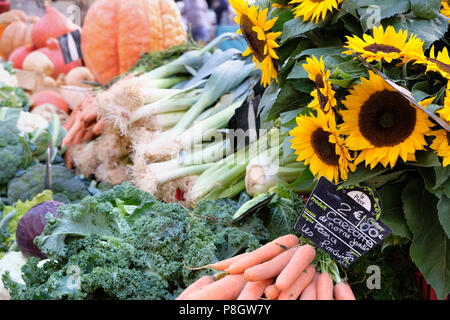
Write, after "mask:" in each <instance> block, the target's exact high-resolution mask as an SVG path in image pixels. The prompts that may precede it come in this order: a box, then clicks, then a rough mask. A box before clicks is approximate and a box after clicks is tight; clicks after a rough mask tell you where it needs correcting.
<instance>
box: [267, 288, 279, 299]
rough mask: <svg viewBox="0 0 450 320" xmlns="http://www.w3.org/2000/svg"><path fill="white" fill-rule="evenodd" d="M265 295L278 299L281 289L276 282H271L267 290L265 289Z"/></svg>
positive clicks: (268, 297)
mask: <svg viewBox="0 0 450 320" xmlns="http://www.w3.org/2000/svg"><path fill="white" fill-rule="evenodd" d="M264 295H265V296H266V298H267V299H269V300H277V299H278V296H279V295H280V290H278V288H277V287H276V286H275V284H271V285H270V286H267V287H266V290H264Z"/></svg>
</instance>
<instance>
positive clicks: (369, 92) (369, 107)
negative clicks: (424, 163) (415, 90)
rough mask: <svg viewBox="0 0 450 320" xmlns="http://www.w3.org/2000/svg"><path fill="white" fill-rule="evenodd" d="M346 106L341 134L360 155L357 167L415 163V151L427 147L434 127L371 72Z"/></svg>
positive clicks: (346, 102)
mask: <svg viewBox="0 0 450 320" xmlns="http://www.w3.org/2000/svg"><path fill="white" fill-rule="evenodd" d="M427 103H428V102H427ZM343 104H344V105H345V107H346V108H347V110H343V111H341V114H342V118H343V121H344V122H343V123H342V124H341V126H340V128H339V131H340V133H342V134H343V135H346V136H347V138H346V139H345V144H346V146H347V147H348V148H349V149H350V150H354V151H361V152H360V154H359V156H358V157H357V158H356V160H355V164H356V165H358V164H359V163H361V162H363V161H365V163H366V166H367V165H370V167H371V168H374V167H375V166H376V165H377V164H378V163H381V164H382V165H383V166H384V167H387V165H388V164H390V165H391V167H392V168H393V167H394V166H395V164H396V162H397V160H398V158H399V157H401V158H402V159H403V161H405V162H406V161H415V152H416V150H423V149H424V147H425V146H426V144H427V143H426V141H425V134H426V133H428V132H429V131H430V128H431V127H432V126H433V124H432V123H431V121H430V120H429V119H428V116H427V115H426V114H425V113H424V112H423V111H422V110H420V109H417V108H416V107H414V106H413V105H411V104H410V102H409V101H408V100H407V99H406V98H404V97H403V96H402V95H401V94H400V93H398V92H397V91H395V90H394V89H393V88H392V87H391V86H389V85H388V84H387V83H386V82H385V81H384V80H383V78H381V77H380V76H378V75H376V74H375V73H373V72H371V71H369V79H366V78H361V83H360V84H357V85H355V86H354V87H353V88H352V89H351V90H350V95H348V96H346V97H345V100H344V101H343Z"/></svg>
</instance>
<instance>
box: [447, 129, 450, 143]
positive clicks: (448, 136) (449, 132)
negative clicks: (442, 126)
mask: <svg viewBox="0 0 450 320" xmlns="http://www.w3.org/2000/svg"><path fill="white" fill-rule="evenodd" d="M447 144H448V145H449V146H450V131H447Z"/></svg>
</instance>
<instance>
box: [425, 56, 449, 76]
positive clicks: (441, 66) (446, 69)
mask: <svg viewBox="0 0 450 320" xmlns="http://www.w3.org/2000/svg"><path fill="white" fill-rule="evenodd" d="M427 60H428V61H430V62H433V63H435V64H436V65H437V66H438V68H439V69H440V70H442V71H444V72H447V73H450V65H448V64H446V63H443V62H441V61H439V60H436V59H432V58H427Z"/></svg>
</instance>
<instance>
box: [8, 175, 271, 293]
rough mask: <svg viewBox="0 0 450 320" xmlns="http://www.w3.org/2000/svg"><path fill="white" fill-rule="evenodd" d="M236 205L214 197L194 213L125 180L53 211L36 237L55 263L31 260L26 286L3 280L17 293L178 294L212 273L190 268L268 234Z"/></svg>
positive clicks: (248, 245)
mask: <svg viewBox="0 0 450 320" xmlns="http://www.w3.org/2000/svg"><path fill="white" fill-rule="evenodd" d="M238 207H239V203H237V202H234V201H232V200H220V201H217V202H214V201H208V202H204V203H201V204H200V205H199V209H197V210H195V211H194V212H191V211H189V210H187V209H185V208H183V207H181V206H179V205H177V204H174V203H171V204H166V203H162V202H159V201H157V200H156V199H155V198H154V197H153V196H151V195H149V194H148V193H145V192H143V191H141V190H139V189H137V188H136V187H134V186H132V185H131V184H129V183H125V184H122V185H120V186H116V187H114V188H113V189H111V190H109V191H106V192H104V193H102V194H100V195H97V196H93V197H87V198H85V199H83V200H82V201H81V202H80V203H76V204H71V205H64V206H61V207H60V209H59V210H58V215H59V216H58V217H52V216H50V215H47V217H46V219H47V224H46V227H45V229H44V232H43V234H42V235H41V236H39V237H37V238H36V240H35V242H36V244H37V245H38V246H39V247H40V248H41V250H43V252H45V253H46V254H47V256H48V258H49V259H50V262H47V263H45V264H44V266H43V267H42V269H41V270H40V271H37V269H36V268H38V267H37V261H35V260H30V261H29V262H28V263H27V265H26V266H25V267H24V270H34V272H25V273H24V277H25V279H24V281H25V282H26V286H23V287H20V286H19V285H16V284H13V283H11V282H10V281H6V282H5V283H6V286H7V287H8V288H10V290H11V292H12V294H11V296H12V298H13V299H41V298H44V299H174V298H175V297H176V296H177V295H178V294H179V293H180V292H181V290H183V289H184V288H186V287H187V286H188V285H189V284H191V283H192V282H193V281H195V280H197V279H198V278H199V277H200V276H202V275H205V274H212V273H213V272H212V270H208V269H204V270H196V271H192V270H190V269H189V268H187V266H192V267H198V266H204V265H207V264H210V263H213V262H215V261H217V260H219V259H226V258H229V257H230V256H232V255H234V254H235V253H237V252H241V251H246V250H247V249H249V250H253V249H254V248H256V247H258V246H260V245H261V241H265V240H266V239H267V237H268V233H267V231H266V230H265V229H264V226H263V224H262V221H261V220H260V219H259V218H257V217H252V219H250V220H249V221H248V222H247V223H246V222H245V220H244V221H242V222H241V223H240V224H238V225H233V224H232V223H231V217H232V215H233V213H234V211H235V210H236V209H237V208H238ZM74 273H76V274H74ZM74 275H77V276H78V279H79V281H78V282H76V281H75V283H78V284H79V286H78V287H75V289H74V286H73V281H72V280H73V279H74V278H73V277H71V276H74ZM69 279H71V281H72V282H69V284H67V283H68V280H69ZM71 283H72V285H71Z"/></svg>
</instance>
